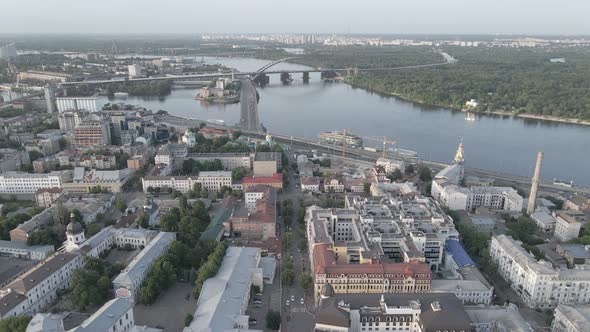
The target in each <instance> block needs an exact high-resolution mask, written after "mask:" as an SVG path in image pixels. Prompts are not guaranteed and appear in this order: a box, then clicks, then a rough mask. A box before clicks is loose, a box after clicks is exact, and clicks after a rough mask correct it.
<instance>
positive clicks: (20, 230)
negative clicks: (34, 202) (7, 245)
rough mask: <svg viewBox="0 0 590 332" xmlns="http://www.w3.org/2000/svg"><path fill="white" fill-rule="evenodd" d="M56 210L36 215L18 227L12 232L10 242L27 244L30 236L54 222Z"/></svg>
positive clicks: (47, 210)
mask: <svg viewBox="0 0 590 332" xmlns="http://www.w3.org/2000/svg"><path fill="white" fill-rule="evenodd" d="M54 215H55V210H54V209H53V208H48V209H45V210H43V211H42V212H41V213H39V214H37V215H34V216H33V217H31V219H29V220H27V221H25V222H23V223H22V224H20V225H18V226H16V227H15V228H14V229H12V230H11V231H10V241H20V242H25V243H26V242H27V239H28V238H29V235H30V234H31V233H33V232H34V231H37V230H40V229H43V228H45V227H47V226H49V225H51V224H52V223H53V222H54Z"/></svg>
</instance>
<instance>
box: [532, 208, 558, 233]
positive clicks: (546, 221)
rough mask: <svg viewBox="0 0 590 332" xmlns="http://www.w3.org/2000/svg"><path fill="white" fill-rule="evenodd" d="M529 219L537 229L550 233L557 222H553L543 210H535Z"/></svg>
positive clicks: (549, 214) (553, 219) (549, 215)
mask: <svg viewBox="0 0 590 332" xmlns="http://www.w3.org/2000/svg"><path fill="white" fill-rule="evenodd" d="M530 217H531V220H533V221H534V222H535V223H536V224H537V227H539V229H541V230H542V231H544V232H550V231H552V230H554V229H555V225H556V223H557V220H555V218H554V217H553V216H552V215H551V213H549V212H548V211H546V210H544V209H537V210H536V211H535V212H533V213H532V214H531V215H530Z"/></svg>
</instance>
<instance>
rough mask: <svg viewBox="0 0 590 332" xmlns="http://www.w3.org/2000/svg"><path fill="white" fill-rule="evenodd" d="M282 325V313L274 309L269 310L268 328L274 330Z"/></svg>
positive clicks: (267, 317) (267, 314) (267, 316)
mask: <svg viewBox="0 0 590 332" xmlns="http://www.w3.org/2000/svg"><path fill="white" fill-rule="evenodd" d="M280 327H281V313H280V312H278V311H274V310H269V311H268V312H267V313H266V328H268V329H271V330H273V331H276V330H278V329H279V328H280Z"/></svg>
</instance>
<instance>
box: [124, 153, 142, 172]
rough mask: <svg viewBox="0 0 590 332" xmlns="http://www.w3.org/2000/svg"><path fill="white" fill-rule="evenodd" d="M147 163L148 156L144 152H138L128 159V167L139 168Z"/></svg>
mask: <svg viewBox="0 0 590 332" xmlns="http://www.w3.org/2000/svg"><path fill="white" fill-rule="evenodd" d="M146 164H147V156H146V155H144V154H136V155H134V156H133V157H131V158H129V159H127V168H130V169H134V170H138V169H140V168H143V167H144V166H145V165H146Z"/></svg>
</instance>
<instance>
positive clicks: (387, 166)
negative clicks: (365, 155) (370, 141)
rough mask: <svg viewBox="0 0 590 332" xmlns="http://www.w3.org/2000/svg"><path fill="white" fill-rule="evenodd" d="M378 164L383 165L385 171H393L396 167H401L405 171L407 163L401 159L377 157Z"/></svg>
mask: <svg viewBox="0 0 590 332" xmlns="http://www.w3.org/2000/svg"><path fill="white" fill-rule="evenodd" d="M376 165H377V166H381V167H383V169H384V170H385V173H392V172H393V171H395V170H396V169H399V170H400V171H401V172H402V173H403V172H404V170H405V164H404V162H403V161H401V160H395V159H389V158H379V159H377V162H376Z"/></svg>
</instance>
